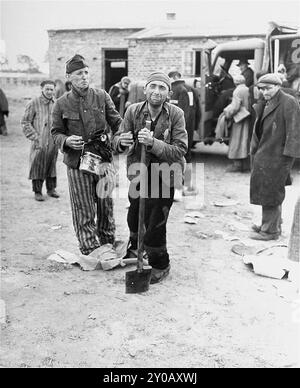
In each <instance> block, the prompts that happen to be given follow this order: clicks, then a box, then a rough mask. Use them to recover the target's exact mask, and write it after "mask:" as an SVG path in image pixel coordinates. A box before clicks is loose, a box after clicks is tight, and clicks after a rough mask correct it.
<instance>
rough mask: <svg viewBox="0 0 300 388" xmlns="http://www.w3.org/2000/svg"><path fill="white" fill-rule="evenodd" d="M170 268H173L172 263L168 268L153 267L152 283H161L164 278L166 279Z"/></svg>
mask: <svg viewBox="0 0 300 388" xmlns="http://www.w3.org/2000/svg"><path fill="white" fill-rule="evenodd" d="M170 268H171V266H170V265H168V266H167V268H165V269H156V268H152V270H151V278H150V284H155V283H159V282H161V281H162V280H163V279H165V278H166V277H167V276H168V275H169V273H170Z"/></svg>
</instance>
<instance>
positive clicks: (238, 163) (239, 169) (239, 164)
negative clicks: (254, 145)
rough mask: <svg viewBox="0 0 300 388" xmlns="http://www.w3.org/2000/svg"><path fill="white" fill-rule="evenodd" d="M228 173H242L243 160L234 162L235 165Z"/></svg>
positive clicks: (228, 168)
mask: <svg viewBox="0 0 300 388" xmlns="http://www.w3.org/2000/svg"><path fill="white" fill-rule="evenodd" d="M226 172H242V162H241V160H234V161H233V164H232V165H231V166H229V167H227V169H226Z"/></svg>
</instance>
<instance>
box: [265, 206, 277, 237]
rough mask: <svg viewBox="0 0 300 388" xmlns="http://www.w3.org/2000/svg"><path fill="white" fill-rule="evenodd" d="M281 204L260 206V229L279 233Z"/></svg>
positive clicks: (270, 232)
mask: <svg viewBox="0 0 300 388" xmlns="http://www.w3.org/2000/svg"><path fill="white" fill-rule="evenodd" d="M281 223H282V206H281V205H279V206H263V207H262V227H261V231H262V232H264V233H269V234H279V235H280V234H281Z"/></svg>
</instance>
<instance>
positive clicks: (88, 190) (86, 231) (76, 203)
mask: <svg viewBox="0 0 300 388" xmlns="http://www.w3.org/2000/svg"><path fill="white" fill-rule="evenodd" d="M67 176H68V183H69V193H70V200H71V209H72V218H73V226H74V230H75V233H76V236H77V239H78V241H79V249H80V251H81V253H82V254H84V255H88V254H90V253H91V252H92V251H93V250H95V249H96V248H98V247H100V246H101V245H104V244H108V243H111V244H113V243H114V242H115V229H116V227H115V220H114V216H113V200H112V198H110V197H106V198H98V197H97V194H96V186H97V183H98V177H97V176H96V175H91V174H87V173H84V172H82V171H81V170H78V169H73V168H70V167H68V168H67ZM95 218H96V220H95Z"/></svg>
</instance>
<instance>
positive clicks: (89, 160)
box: [79, 151, 102, 175]
mask: <svg viewBox="0 0 300 388" xmlns="http://www.w3.org/2000/svg"><path fill="white" fill-rule="evenodd" d="M101 163H102V158H101V156H99V155H95V154H93V153H92V152H88V151H85V152H84V153H83V155H82V156H81V159H80V166H79V170H81V171H83V172H86V173H88V174H93V175H100V165H101Z"/></svg>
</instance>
